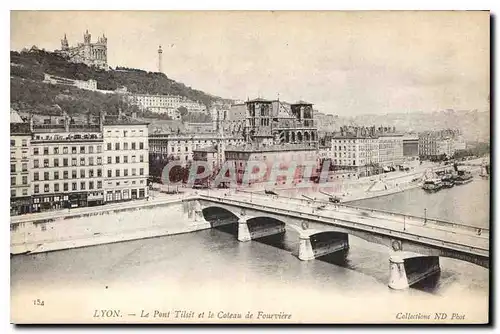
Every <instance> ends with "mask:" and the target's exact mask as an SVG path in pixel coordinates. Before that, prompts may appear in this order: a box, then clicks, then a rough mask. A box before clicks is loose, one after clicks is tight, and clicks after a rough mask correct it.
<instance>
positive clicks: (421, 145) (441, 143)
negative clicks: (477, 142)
mask: <svg viewBox="0 0 500 334" xmlns="http://www.w3.org/2000/svg"><path fill="white" fill-rule="evenodd" d="M465 146H466V144H465V140H464V139H463V137H462V135H461V133H460V131H459V130H452V129H446V130H440V131H426V132H422V133H419V135H418V149H419V155H420V156H421V158H423V159H427V158H429V159H432V158H436V157H443V156H446V157H452V156H453V155H454V154H455V152H456V151H457V150H460V149H465Z"/></svg>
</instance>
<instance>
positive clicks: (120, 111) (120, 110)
mask: <svg viewBox="0 0 500 334" xmlns="http://www.w3.org/2000/svg"><path fill="white" fill-rule="evenodd" d="M122 118H123V113H122V108H118V120H119V121H121V120H122Z"/></svg>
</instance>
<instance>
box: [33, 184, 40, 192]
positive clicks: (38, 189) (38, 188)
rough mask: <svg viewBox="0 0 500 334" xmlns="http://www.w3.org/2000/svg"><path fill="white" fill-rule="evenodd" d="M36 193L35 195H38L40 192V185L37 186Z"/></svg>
mask: <svg viewBox="0 0 500 334" xmlns="http://www.w3.org/2000/svg"><path fill="white" fill-rule="evenodd" d="M34 192H35V194H38V193H39V192H40V186H39V185H38V184H35V188H34Z"/></svg>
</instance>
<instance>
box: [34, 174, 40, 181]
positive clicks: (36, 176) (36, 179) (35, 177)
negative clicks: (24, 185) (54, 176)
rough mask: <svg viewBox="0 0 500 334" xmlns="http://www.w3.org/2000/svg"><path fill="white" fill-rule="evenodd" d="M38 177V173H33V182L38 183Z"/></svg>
mask: <svg viewBox="0 0 500 334" xmlns="http://www.w3.org/2000/svg"><path fill="white" fill-rule="evenodd" d="M39 177H40V174H38V172H34V173H33V180H34V181H38V179H39Z"/></svg>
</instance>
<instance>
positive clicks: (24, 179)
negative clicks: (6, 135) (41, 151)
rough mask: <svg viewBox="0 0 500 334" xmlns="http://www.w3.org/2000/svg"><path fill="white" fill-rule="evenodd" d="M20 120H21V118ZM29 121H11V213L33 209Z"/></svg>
mask: <svg viewBox="0 0 500 334" xmlns="http://www.w3.org/2000/svg"><path fill="white" fill-rule="evenodd" d="M19 121H20V120H19ZM30 142H31V133H30V125H29V123H23V122H16V123H10V214H11V215H17V214H23V213H27V212H30V211H31V189H30V179H29V168H28V166H29V155H30V144H31V143H30Z"/></svg>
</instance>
